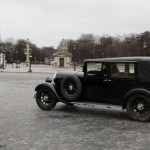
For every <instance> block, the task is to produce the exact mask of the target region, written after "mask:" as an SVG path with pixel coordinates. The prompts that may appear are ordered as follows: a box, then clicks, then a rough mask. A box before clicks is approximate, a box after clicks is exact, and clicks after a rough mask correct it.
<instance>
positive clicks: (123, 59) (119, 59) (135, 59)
mask: <svg viewBox="0 0 150 150" xmlns="http://www.w3.org/2000/svg"><path fill="white" fill-rule="evenodd" d="M139 61H149V62H150V57H144V56H141V57H114V58H100V59H86V60H85V62H139Z"/></svg>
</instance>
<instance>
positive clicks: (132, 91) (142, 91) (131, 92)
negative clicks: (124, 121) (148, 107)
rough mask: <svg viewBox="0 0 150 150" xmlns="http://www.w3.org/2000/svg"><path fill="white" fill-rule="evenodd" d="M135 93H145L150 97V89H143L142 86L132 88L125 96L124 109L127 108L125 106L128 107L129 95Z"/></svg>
mask: <svg viewBox="0 0 150 150" xmlns="http://www.w3.org/2000/svg"><path fill="white" fill-rule="evenodd" d="M134 94H143V95H146V96H147V97H149V98H150V91H149V90H146V89H142V88H136V89H132V90H130V91H129V92H128V93H127V94H126V95H125V96H124V100H123V105H122V109H125V108H126V103H127V100H128V99H129V97H131V96H132V95H134Z"/></svg>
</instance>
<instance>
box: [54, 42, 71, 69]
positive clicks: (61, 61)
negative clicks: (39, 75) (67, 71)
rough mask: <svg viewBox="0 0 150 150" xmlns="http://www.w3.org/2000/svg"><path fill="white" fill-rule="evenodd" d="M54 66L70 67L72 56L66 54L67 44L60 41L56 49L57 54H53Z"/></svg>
mask: <svg viewBox="0 0 150 150" xmlns="http://www.w3.org/2000/svg"><path fill="white" fill-rule="evenodd" d="M53 56H54V66H56V67H66V68H68V67H70V65H71V62H72V54H71V53H69V52H68V43H67V41H66V40H64V39H62V41H61V43H60V45H59V46H58V48H57V52H56V53H54V55H53Z"/></svg>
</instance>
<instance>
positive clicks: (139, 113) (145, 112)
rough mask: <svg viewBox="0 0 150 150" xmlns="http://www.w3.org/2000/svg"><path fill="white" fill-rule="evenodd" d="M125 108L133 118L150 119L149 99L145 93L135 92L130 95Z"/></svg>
mask: <svg viewBox="0 0 150 150" xmlns="http://www.w3.org/2000/svg"><path fill="white" fill-rule="evenodd" d="M126 109H127V113H128V115H129V116H130V117H131V118H132V119H133V120H137V121H149V120H150V99H149V97H147V96H145V95H142V94H136V95H133V96H131V97H130V98H129V99H128V101H127V106H126Z"/></svg>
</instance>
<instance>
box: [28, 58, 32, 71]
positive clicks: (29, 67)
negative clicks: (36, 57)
mask: <svg viewBox="0 0 150 150" xmlns="http://www.w3.org/2000/svg"><path fill="white" fill-rule="evenodd" d="M31 58H32V56H31V55H30V56H29V71H28V72H32V70H31Z"/></svg>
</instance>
